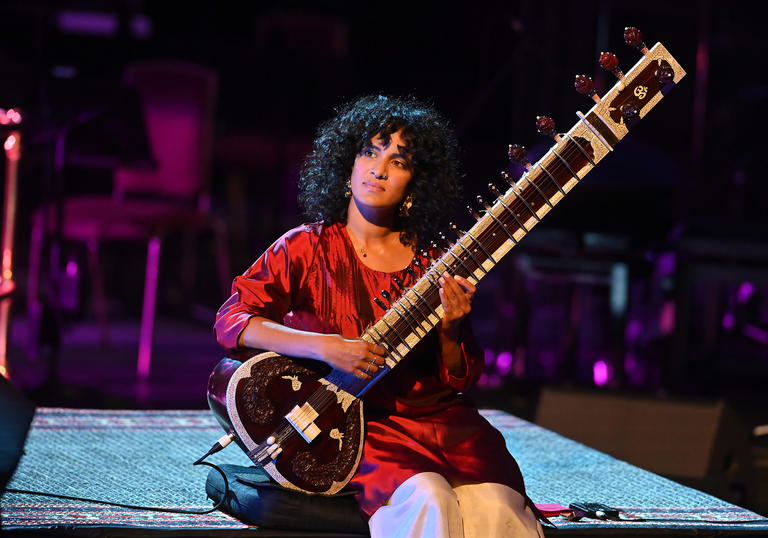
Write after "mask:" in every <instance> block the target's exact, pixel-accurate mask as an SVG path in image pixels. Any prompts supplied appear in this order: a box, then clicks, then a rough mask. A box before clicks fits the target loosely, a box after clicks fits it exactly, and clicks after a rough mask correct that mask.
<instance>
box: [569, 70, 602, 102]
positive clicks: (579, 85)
mask: <svg viewBox="0 0 768 538" xmlns="http://www.w3.org/2000/svg"><path fill="white" fill-rule="evenodd" d="M573 87H574V88H576V91H577V92H579V93H580V94H581V95H586V96H587V97H591V98H592V100H593V101H594V102H595V103H599V102H600V97H599V96H598V95H597V92H595V83H594V82H592V77H589V76H587V75H576V81H575V82H574V83H573Z"/></svg>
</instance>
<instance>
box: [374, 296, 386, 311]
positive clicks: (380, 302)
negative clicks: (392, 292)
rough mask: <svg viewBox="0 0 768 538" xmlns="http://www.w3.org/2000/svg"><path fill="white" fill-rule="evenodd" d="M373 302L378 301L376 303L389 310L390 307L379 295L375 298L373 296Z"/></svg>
mask: <svg viewBox="0 0 768 538" xmlns="http://www.w3.org/2000/svg"><path fill="white" fill-rule="evenodd" d="M373 302H374V303H376V304H377V305H378V306H379V308H381V309H382V310H385V311H386V310H389V308H388V307H387V305H385V304H384V301H382V300H381V299H379V298H378V297H374V298H373Z"/></svg>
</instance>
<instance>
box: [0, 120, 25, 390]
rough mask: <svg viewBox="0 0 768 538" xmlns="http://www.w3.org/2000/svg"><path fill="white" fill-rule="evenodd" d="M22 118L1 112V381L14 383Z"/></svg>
mask: <svg viewBox="0 0 768 538" xmlns="http://www.w3.org/2000/svg"><path fill="white" fill-rule="evenodd" d="M20 124H21V114H20V113H19V111H18V110H16V109H13V108H10V109H8V110H7V111H6V110H4V109H1V108H0V133H2V136H0V140H3V149H4V150H5V197H4V198H3V229H2V234H3V237H2V247H1V248H2V258H0V377H6V378H8V379H10V373H9V371H8V356H7V354H8V325H9V323H10V314H11V294H12V293H13V291H14V290H15V289H16V284H15V283H14V281H13V269H12V265H13V233H14V229H15V224H16V194H17V192H18V171H19V159H20V158H21V132H20V130H19V127H20Z"/></svg>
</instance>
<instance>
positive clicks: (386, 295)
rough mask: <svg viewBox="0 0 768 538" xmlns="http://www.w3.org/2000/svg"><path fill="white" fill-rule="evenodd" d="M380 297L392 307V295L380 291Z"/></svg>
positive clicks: (385, 291)
mask: <svg viewBox="0 0 768 538" xmlns="http://www.w3.org/2000/svg"><path fill="white" fill-rule="evenodd" d="M381 296H382V297H384V298H385V299H386V300H387V302H388V303H389V304H390V305H392V295H391V294H390V293H389V292H388V291H387V290H381Z"/></svg>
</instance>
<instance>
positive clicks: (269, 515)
mask: <svg viewBox="0 0 768 538" xmlns="http://www.w3.org/2000/svg"><path fill="white" fill-rule="evenodd" d="M220 467H221V469H222V471H224V474H226V476H227V480H228V481H229V492H228V494H227V497H226V500H225V501H224V504H222V506H221V510H222V511H224V512H226V513H227V514H230V515H231V516H234V517H236V518H237V519H239V520H241V521H243V522H244V523H248V524H250V525H258V526H259V527H267V528H270V529H281V530H297V531H298V530H301V531H329V532H346V533H357V534H360V535H363V536H368V524H367V522H366V520H365V519H364V518H363V515H362V513H361V512H360V509H359V508H358V506H357V502H356V501H355V498H354V497H353V495H354V492H342V493H339V494H336V495H332V496H326V495H308V494H305V493H301V492H298V491H292V490H289V489H285V488H283V487H281V486H278V485H277V484H275V483H274V482H272V481H271V479H270V478H269V475H267V473H266V472H265V471H264V470H262V469H260V468H257V467H243V466H240V465H229V464H224V465H221V466H220ZM205 492H206V494H207V495H208V498H210V499H211V500H213V501H214V502H219V500H220V499H221V497H222V495H223V494H224V480H223V478H222V477H221V475H220V474H219V473H218V471H216V469H211V470H210V472H209V473H208V480H207V481H206V484H205Z"/></svg>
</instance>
